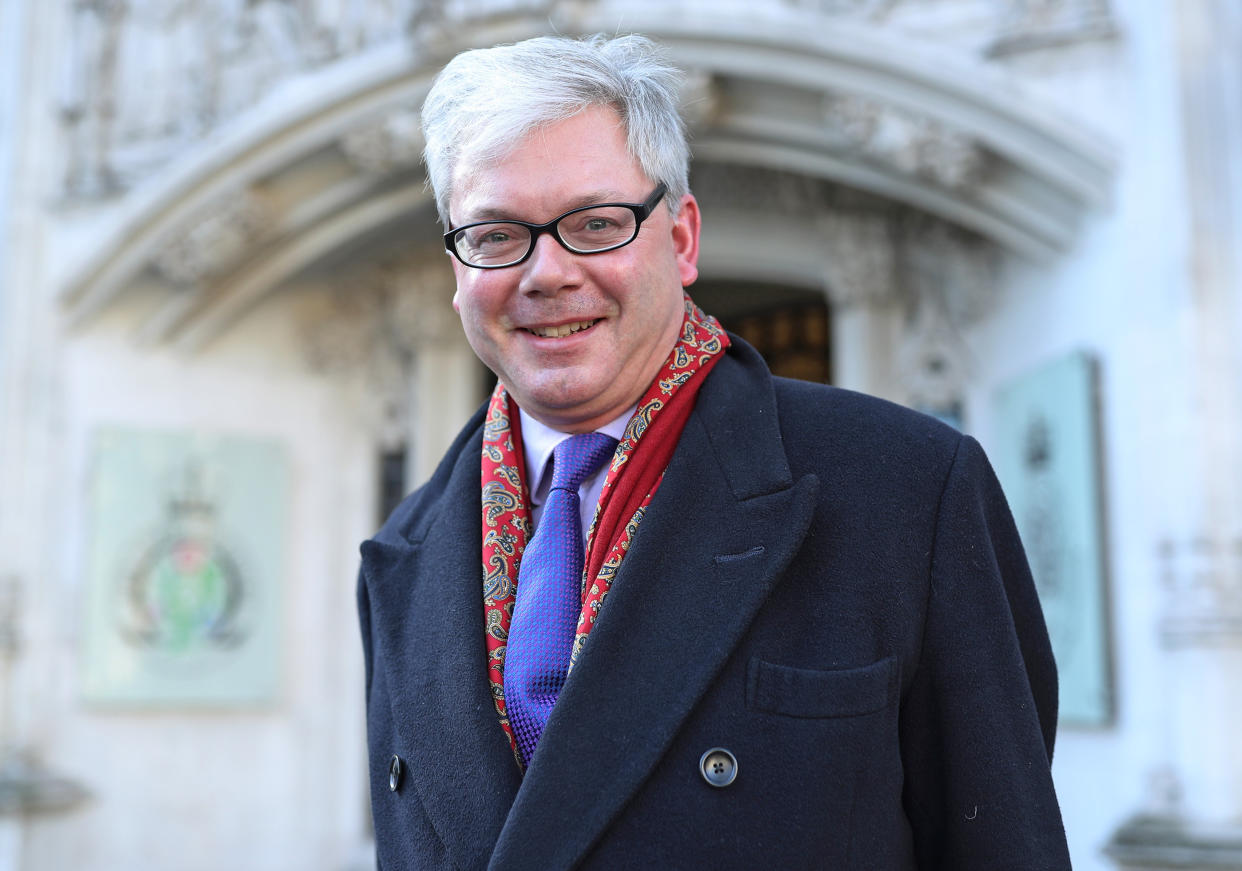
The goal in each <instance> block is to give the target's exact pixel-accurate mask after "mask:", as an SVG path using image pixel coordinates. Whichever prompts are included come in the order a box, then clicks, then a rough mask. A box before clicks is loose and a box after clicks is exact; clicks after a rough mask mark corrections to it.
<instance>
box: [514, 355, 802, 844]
mask: <svg viewBox="0 0 1242 871" xmlns="http://www.w3.org/2000/svg"><path fill="white" fill-rule="evenodd" d="M736 357H741V358H742V360H741V362H739V361H738V360H737V359H736ZM737 409H746V410H747V411H746V414H745V417H744V418H740V417H738V415H737ZM817 491H818V481H817V480H816V479H815V477H814V476H807V477H805V478H803V479H801V480H799V481H797V482H795V481H794V480H793V479H792V477H791V475H790V471H789V466H788V462H787V460H786V458H785V454H784V450H783V448H782V446H781V439H780V432H779V428H778V425H777V420H776V406H775V396H774V394H773V392H772V387H771V382H770V376H769V375H768V372H767V370H766V368H765V367H764V366H763V364H762V362H761V361H759V360H758V358H757V355H755V354H754V352H753V351H751V350H750V349H749V348H745V347H742V348H739V349H737V351H735V352H730V356H729V357H726V358H725V359H724V360H722V361H721V362H720V364H719V365H718V366H717V369H716V371H714V372H713V373H712V375H711V377H710V378H709V379H708V381H707V382H706V383H705V384H704V386H703V390H702V392H701V393H700V395H699V399H698V404H697V406H696V409H695V412H694V413H693V414H692V415H691V417H690V420H689V421H688V422H687V424H686V428H685V431H684V432H683V433H682V437H681V440H680V442H679V444H678V448H677V451H676V453H675V454H674V456H673V459H672V460H671V461H670V463H669V467H668V470H667V472H666V474H665V478H664V482H663V484H662V485H661V487H660V491H659V493H658V495H657V497H656V499H655V500H653V502H652V504H651V507H650V509H649V511H648V514H647V516H646V518H645V519H644V520H643V524H642V527H641V528H640V530H639V533H638V536H637V537H636V538H635V541H634V545H633V547H632V549H631V550H630V552H629V554H628V555H627V556H626V558H625V561H624V562H623V563H622V566H621V570H620V572H619V574H618V576H617V579H616V581H615V582H614V585H613V588H612V590H611V592H610V593H609V594H608V598H607V599H606V600H605V605H604V607H603V609H602V610H601V612H600V617H599V622H598V623H597V624H596V626H595V628H594V629H593V630H592V632H591V636H590V640H589V641H588V642H587V647H586V649H585V650H584V655H583V657H582V659H581V661H580V662H579V663H578V665H577V666H576V667H575V670H574V673H573V675H572V676H571V677H570V680H569V681H568V683H567V684H566V685H565V688H564V690H563V691H562V693H561V697H560V699H559V700H558V702H557V704H556V707H555V708H554V709H553V712H552V716H551V719H550V720H549V722H548V725H547V728H546V729H545V731H544V733H543V737H542V738H541V740H540V744H539V748H538V750H537V751H536V754H535V757H534V759H533V760H532V762H531V767H530V770H529V771H528V773H527V774H526V778H525V780H524V782H523V784H522V787H521V789H520V791H519V792H518V795H517V799H516V801H515V803H514V805H513V809H512V811H511V812H510V814H509V818H508V820H507V822H506V823H505V827H504V830H503V831H502V832H501V835H500V840H499V842H498V843H497V845H496V850H495V853H494V854H493V856H492V862H491V867H492V868H495V869H503V868H548V869H553V868H569V867H571V866H572V865H574V864H575V863H577V862H578V861H580V860H581V859H582V858H583V857H584V856H585V854H586V853H587V851H588V850H589V849H590V847H591V845H592V844H593V843H594V842H595V841H596V840H597V839H598V838H599V837H600V835H601V834H602V832H603V831H604V829H606V828H607V826H608V825H609V823H610V822H611V821H612V820H613V819H614V818H615V817H616V815H617V813H618V812H619V811H620V810H621V808H622V807H623V806H624V805H625V803H626V802H627V801H628V800H629V799H630V797H631V796H632V795H633V794H634V792H635V791H636V790H637V789H638V787H639V786H640V785H641V783H642V782H643V781H644V780H645V779H646V778H647V776H648V775H649V774H650V773H651V771H652V770H653V769H654V768H655V766H656V764H657V763H658V762H659V760H660V758H661V757H662V756H663V755H664V753H665V752H666V751H667V749H668V747H669V745H670V744H671V743H672V741H673V738H674V736H675V735H676V733H677V731H678V729H679V728H680V726H681V724H682V722H683V721H684V720H685V718H686V717H687V716H688V715H689V713H690V712H691V710H692V709H693V708H694V706H695V705H696V704H697V702H698V701H699V699H700V698H701V697H702V696H703V694H704V693H705V692H706V691H707V689H708V688H709V686H710V685H711V683H712V680H713V678H714V677H715V676H716V674H717V673H718V672H719V670H720V669H721V668H722V666H723V665H724V663H725V661H726V659H727V658H728V657H729V655H730V654H731V653H732V651H733V650H734V648H735V647H736V646H737V644H738V643H739V642H740V640H741V638H742V636H743V635H744V633H745V631H746V629H747V627H748V626H749V625H750V623H751V621H752V619H753V618H754V616H755V614H756V612H757V611H758V610H759V608H760V606H761V605H762V604H763V602H764V600H765V599H766V598H767V596H768V594H769V593H770V591H771V590H772V588H773V586H774V584H775V583H776V581H777V579H778V578H779V577H780V576H781V574H782V573H783V571H784V569H785V567H786V566H787V565H788V564H789V561H790V560H791V559H792V558H793V555H794V554H795V553H796V552H797V550H798V549H799V547H800V545H801V542H802V540H803V538H804V536H805V534H806V531H807V527H808V525H809V523H810V518H811V515H812V513H813V510H814V505H815V501H816V494H817ZM601 784H606V785H607V786H606V787H604V788H601Z"/></svg>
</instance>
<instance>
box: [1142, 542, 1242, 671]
mask: <svg viewBox="0 0 1242 871" xmlns="http://www.w3.org/2000/svg"><path fill="white" fill-rule="evenodd" d="M1157 556H1158V559H1159V560H1160V575H1161V585H1162V587H1163V590H1164V594H1165V603H1164V615H1163V617H1162V618H1161V621H1160V640H1161V643H1162V644H1163V645H1164V646H1165V647H1167V648H1182V647H1211V646H1214V645H1218V644H1233V645H1236V644H1242V535H1239V536H1236V537H1233V538H1220V537H1203V538H1194V539H1190V540H1183V541H1175V540H1172V539H1169V540H1166V541H1163V542H1161V543H1160V545H1159V548H1158V551H1157Z"/></svg>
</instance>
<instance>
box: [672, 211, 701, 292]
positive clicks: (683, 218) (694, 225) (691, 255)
mask: <svg viewBox="0 0 1242 871" xmlns="http://www.w3.org/2000/svg"><path fill="white" fill-rule="evenodd" d="M699 224H700V217H699V203H698V200H696V199H695V198H694V195H693V194H686V195H685V196H683V197H682V198H681V207H680V208H679V209H678V210H677V217H675V218H674V219H673V228H672V234H673V257H674V258H675V259H676V261H677V273H678V275H680V276H681V286H682V287H689V286H690V285H692V284H694V282H695V279H697V278H698V277H699Z"/></svg>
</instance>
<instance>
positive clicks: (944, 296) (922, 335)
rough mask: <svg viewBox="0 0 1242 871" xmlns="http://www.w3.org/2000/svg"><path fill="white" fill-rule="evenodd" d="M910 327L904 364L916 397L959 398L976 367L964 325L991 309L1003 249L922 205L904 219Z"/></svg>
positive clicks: (955, 402)
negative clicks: (931, 214) (924, 212)
mask: <svg viewBox="0 0 1242 871" xmlns="http://www.w3.org/2000/svg"><path fill="white" fill-rule="evenodd" d="M898 224H899V230H898V233H897V235H898V237H899V239H900V240H901V241H900V249H899V250H900V255H899V256H900V274H901V282H902V286H903V295H904V297H905V300H906V313H907V319H906V329H905V331H904V334H903V337H902V341H901V347H900V348H899V350H898V366H899V370H900V371H901V373H902V379H903V381H904V383H905V386H906V389H907V391H908V392H909V401H910V402H911V403H912V404H913V405H915V406H917V407H920V408H925V409H942V410H943V409H952V408H955V407H957V406H959V405H960V402H961V399H962V396H963V394H964V392H965V388H966V384H967V382H968V380H969V378H970V374H971V357H970V352H969V349H968V347H967V345H966V343H965V340H964V338H963V336H962V330H963V329H964V328H966V327H968V326H970V325H971V324H974V323H976V322H978V321H979V320H980V319H982V318H983V316H984V315H985V314H986V313H987V309H988V307H989V306H990V305H991V303H992V300H993V298H994V294H995V289H996V286H997V269H998V267H999V262H998V261H999V253H998V252H997V250H996V249H995V248H994V247H993V246H992V245H991V244H989V243H988V242H986V241H984V240H983V239H980V238H979V237H977V236H974V235H973V234H971V233H968V232H966V231H964V230H961V229H959V228H956V227H953V226H950V225H948V224H946V223H944V222H943V221H939V220H936V219H934V218H930V217H928V216H925V215H919V214H916V213H906V214H904V215H902V216H900V218H899V219H898Z"/></svg>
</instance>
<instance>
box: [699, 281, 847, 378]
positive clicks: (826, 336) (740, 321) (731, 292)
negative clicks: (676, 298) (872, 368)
mask: <svg viewBox="0 0 1242 871" xmlns="http://www.w3.org/2000/svg"><path fill="white" fill-rule="evenodd" d="M690 295H691V296H692V297H693V298H694V301H695V302H696V303H698V304H699V306H700V307H701V308H702V309H703V310H704V311H706V312H707V313H708V314H712V315H715V316H716V318H717V319H718V320H719V321H720V323H721V324H723V325H724V327H725V329H727V330H729V331H730V332H733V333H736V334H737V335H739V336H741V337H742V338H743V339H745V340H746V341H747V342H748V343H749V344H751V345H753V346H754V347H755V350H757V351H758V352H759V353H760V354H762V355H763V359H764V360H766V361H767V364H768V368H769V369H771V370H772V374H774V375H784V376H785V377H787V378H799V379H801V380H803V381H818V382H821V383H823V384H829V383H831V381H832V346H831V336H832V331H831V321H830V312H829V309H828V302H827V300H825V299H824V295H823V293H821V292H820V291H818V290H811V289H809V288H802V287H791V286H789V285H778V284H759V283H756V282H747V281H700V282H698V283H697V284H695V285H694V286H693V287H691V288H690Z"/></svg>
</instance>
